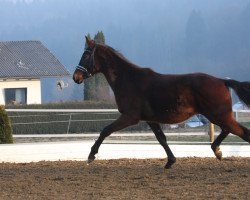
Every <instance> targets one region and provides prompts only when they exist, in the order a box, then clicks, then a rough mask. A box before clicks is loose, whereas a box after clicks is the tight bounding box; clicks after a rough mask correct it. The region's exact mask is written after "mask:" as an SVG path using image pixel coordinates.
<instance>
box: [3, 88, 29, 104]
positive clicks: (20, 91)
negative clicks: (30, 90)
mask: <svg viewBox="0 0 250 200" xmlns="http://www.w3.org/2000/svg"><path fill="white" fill-rule="evenodd" d="M5 104H6V105H8V104H27V88H8V89H5Z"/></svg>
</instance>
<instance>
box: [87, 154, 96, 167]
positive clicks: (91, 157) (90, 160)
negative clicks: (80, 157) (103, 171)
mask: <svg viewBox="0 0 250 200" xmlns="http://www.w3.org/2000/svg"><path fill="white" fill-rule="evenodd" d="M94 160H95V156H89V157H88V161H87V165H88V164H90V163H91V162H93V161H94Z"/></svg>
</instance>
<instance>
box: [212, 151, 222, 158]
mask: <svg viewBox="0 0 250 200" xmlns="http://www.w3.org/2000/svg"><path fill="white" fill-rule="evenodd" d="M214 154H215V156H216V158H217V159H218V160H222V152H221V151H220V148H216V150H215V152H214Z"/></svg>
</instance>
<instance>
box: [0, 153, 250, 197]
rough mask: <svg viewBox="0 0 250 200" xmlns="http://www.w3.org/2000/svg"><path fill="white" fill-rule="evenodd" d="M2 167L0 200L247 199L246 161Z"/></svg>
mask: <svg viewBox="0 0 250 200" xmlns="http://www.w3.org/2000/svg"><path fill="white" fill-rule="evenodd" d="M164 165H165V160H163V159H145V160H130V159H120V160H96V161H94V162H93V163H91V164H90V165H87V164H86V163H85V162H79V161H63V162H62V161H61V162H38V163H29V164H10V163H0V188H1V190H0V199H1V200H5V199H6V200H7V199H8V200H9V199H15V200H16V199H22V200H23V199H86V200H89V199H98V200H99V199H105V200H106V199H140V200H141V199H207V198H208V199H249V198H250V158H225V159H224V160H222V161H218V160H216V159H215V158H178V160H177V163H176V164H175V165H174V166H173V168H172V169H170V170H164V168H163V166H164Z"/></svg>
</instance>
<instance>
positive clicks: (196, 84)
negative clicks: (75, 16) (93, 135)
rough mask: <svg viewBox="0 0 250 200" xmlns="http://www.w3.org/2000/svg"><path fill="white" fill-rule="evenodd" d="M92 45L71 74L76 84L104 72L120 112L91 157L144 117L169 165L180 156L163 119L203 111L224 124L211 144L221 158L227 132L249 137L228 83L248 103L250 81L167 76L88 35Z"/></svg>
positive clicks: (176, 120)
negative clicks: (234, 109) (172, 147)
mask: <svg viewBox="0 0 250 200" xmlns="http://www.w3.org/2000/svg"><path fill="white" fill-rule="evenodd" d="M86 43H87V45H88V47H87V49H86V50H85V51H84V53H83V55H82V58H81V60H80V62H79V65H78V66H77V67H76V70H75V72H74V75H73V79H74V81H75V82H76V83H78V84H81V83H82V82H83V80H84V79H86V78H88V77H90V76H93V75H94V74H96V73H99V72H101V73H103V74H104V75H105V77H106V79H107V81H108V83H109V84H110V86H111V88H112V89H113V91H114V95H115V100H116V103H117V106H118V110H119V112H120V113H121V116H120V117H119V118H118V119H117V120H116V121H114V122H113V123H112V124H110V125H108V126H106V127H105V128H104V129H103V131H102V132H101V133H100V136H99V138H98V139H97V140H96V142H95V143H94V145H93V146H92V148H91V152H90V154H89V157H88V162H89V163H90V162H92V161H93V160H94V159H95V154H96V153H97V152H98V149H99V147H100V145H101V144H102V142H103V140H104V139H105V138H106V137H107V136H109V135H110V134H111V133H113V132H115V131H119V130H121V129H124V128H126V127H128V126H131V125H135V124H137V123H138V122H139V121H140V120H143V121H146V122H147V124H148V125H149V126H150V128H151V129H152V131H153V132H154V134H155V136H156V138H157V140H158V141H159V143H160V144H161V145H162V146H163V148H164V149H165V151H166V153H167V156H168V162H167V164H166V166H165V168H170V167H171V166H172V165H173V164H174V163H175V161H176V158H175V156H174V154H173V153H172V151H171V150H170V148H169V146H168V144H167V140H166V137H165V135H164V133H163V131H162V129H161V127H160V125H159V123H167V124H175V123H180V122H183V121H184V120H187V119H188V118H189V117H191V116H193V115H195V114H198V113H200V114H202V115H204V116H206V117H207V119H208V120H209V121H210V122H212V123H214V124H216V125H218V126H219V127H220V128H221V130H222V131H221V133H220V135H218V137H217V138H216V140H215V141H214V142H213V143H212V145H211V148H212V150H213V151H214V154H215V156H216V157H217V158H218V159H221V158H222V153H221V151H220V148H219V146H220V144H221V142H222V141H223V140H224V139H225V138H226V137H227V135H228V134H229V133H232V134H235V135H238V136H239V137H241V138H242V139H243V140H245V141H247V142H250V130H249V129H247V128H245V127H244V126H242V125H240V124H239V123H237V122H236V121H235V119H234V117H233V112H232V101H231V96H230V92H229V87H230V88H232V89H234V91H235V92H236V94H237V95H238V96H239V98H240V99H241V100H242V101H243V102H244V103H245V104H246V105H248V106H250V82H239V81H235V80H224V79H220V78H215V77H213V76H210V75H207V74H202V73H194V74H183V75H163V74H159V73H156V72H154V71H152V70H151V69H149V68H140V67H138V66H136V65H134V64H132V63H131V62H129V61H128V60H127V59H126V58H124V57H123V56H122V55H121V54H120V53H118V52H117V51H115V50H114V49H113V48H111V47H109V46H106V45H101V44H96V43H95V42H94V41H93V40H89V39H88V38H86Z"/></svg>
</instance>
